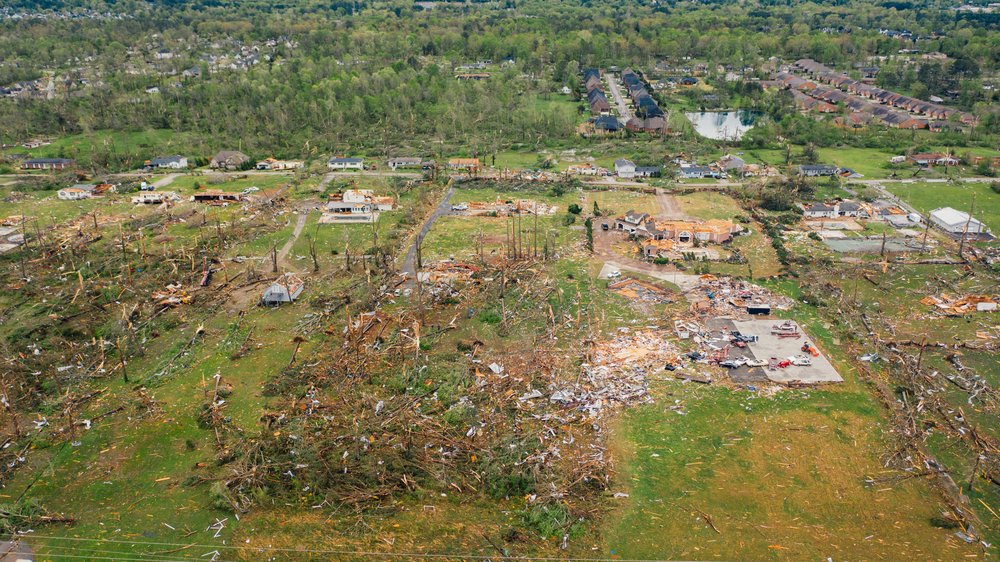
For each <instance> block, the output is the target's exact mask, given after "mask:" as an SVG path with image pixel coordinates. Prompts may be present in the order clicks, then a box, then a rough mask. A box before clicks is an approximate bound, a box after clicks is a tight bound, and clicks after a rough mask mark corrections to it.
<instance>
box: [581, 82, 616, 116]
mask: <svg viewBox="0 0 1000 562" xmlns="http://www.w3.org/2000/svg"><path fill="white" fill-rule="evenodd" d="M583 87H584V88H586V89H587V104H588V105H590V112H591V113H592V114H594V115H608V114H610V113H611V102H609V101H608V96H607V95H606V94H605V93H604V86H603V85H602V84H601V71H600V70H598V69H596V68H585V69H584V70H583ZM615 121H616V122H617V119H616V120H615ZM616 130H617V129H616Z"/></svg>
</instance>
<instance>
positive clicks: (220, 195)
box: [191, 189, 243, 203]
mask: <svg viewBox="0 0 1000 562" xmlns="http://www.w3.org/2000/svg"><path fill="white" fill-rule="evenodd" d="M191 200H192V201H196V202H199V203H229V202H238V201H242V200H243V194H242V193H236V192H229V191H221V190H218V189H209V190H206V191H201V192H199V193H195V194H194V195H192V196H191Z"/></svg>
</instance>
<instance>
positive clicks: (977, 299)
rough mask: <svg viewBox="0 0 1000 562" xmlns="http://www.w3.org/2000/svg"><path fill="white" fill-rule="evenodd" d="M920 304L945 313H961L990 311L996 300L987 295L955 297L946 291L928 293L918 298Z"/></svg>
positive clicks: (993, 308)
mask: <svg viewBox="0 0 1000 562" xmlns="http://www.w3.org/2000/svg"><path fill="white" fill-rule="evenodd" d="M920 302H921V304H925V305H927V306H933V307H935V308H937V309H938V310H940V311H941V312H943V313H945V314H955V315H962V314H968V313H970V312H992V311H996V310H997V300H996V298H994V297H990V296H987V295H965V296H963V297H955V296H952V295H949V294H947V293H941V294H940V295H938V296H934V295H928V296H926V297H924V298H922V299H920Z"/></svg>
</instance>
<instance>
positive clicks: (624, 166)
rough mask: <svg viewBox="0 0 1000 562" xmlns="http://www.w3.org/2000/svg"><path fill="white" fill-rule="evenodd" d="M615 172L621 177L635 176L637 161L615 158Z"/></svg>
mask: <svg viewBox="0 0 1000 562" xmlns="http://www.w3.org/2000/svg"><path fill="white" fill-rule="evenodd" d="M615 174H617V175H618V177H620V178H634V177H635V163H633V162H632V161H631V160H627V159H625V158H619V159H617V160H615Z"/></svg>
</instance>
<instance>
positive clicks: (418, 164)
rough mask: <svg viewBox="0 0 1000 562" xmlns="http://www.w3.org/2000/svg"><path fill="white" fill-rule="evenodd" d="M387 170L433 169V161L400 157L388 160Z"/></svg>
mask: <svg viewBox="0 0 1000 562" xmlns="http://www.w3.org/2000/svg"><path fill="white" fill-rule="evenodd" d="M388 164H389V168H390V169H392V170H399V169H407V168H409V169H428V168H433V167H434V161H433V160H424V159H423V158H417V157H415V156H414V157H410V156H401V157H398V158H390V159H389V162H388Z"/></svg>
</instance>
